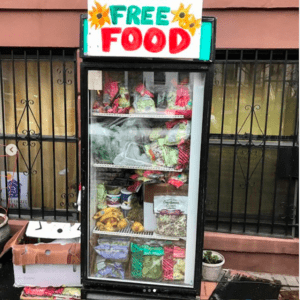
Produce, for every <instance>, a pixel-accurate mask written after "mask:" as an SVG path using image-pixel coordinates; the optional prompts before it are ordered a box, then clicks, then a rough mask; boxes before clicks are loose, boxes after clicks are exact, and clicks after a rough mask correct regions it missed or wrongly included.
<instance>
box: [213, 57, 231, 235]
mask: <svg viewBox="0 0 300 300" xmlns="http://www.w3.org/2000/svg"><path fill="white" fill-rule="evenodd" d="M226 58H228V51H226ZM223 73H224V87H223V106H222V125H221V143H220V156H219V175H218V202H217V219H216V229H217V230H218V228H219V211H220V194H221V170H222V151H223V143H222V141H223V132H224V119H225V101H226V81H227V63H225V66H224V71H223Z"/></svg>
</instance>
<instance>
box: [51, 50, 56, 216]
mask: <svg viewBox="0 0 300 300" xmlns="http://www.w3.org/2000/svg"><path fill="white" fill-rule="evenodd" d="M50 73H51V74H50V82H51V106H52V139H53V142H52V153H53V193H54V195H53V196H54V197H53V209H54V220H56V167H55V142H54V139H55V114H54V97H53V61H52V50H50Z"/></svg>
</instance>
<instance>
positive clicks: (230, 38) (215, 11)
mask: <svg viewBox="0 0 300 300" xmlns="http://www.w3.org/2000/svg"><path fill="white" fill-rule="evenodd" d="M203 5H204V12H203V14H204V15H207V16H214V17H216V18H217V48H239V49H241V48H243V49H246V48H266V49H271V48H285V49H292V48H298V45H299V22H298V16H299V13H298V7H299V4H298V3H297V1H295V0H286V1H279V0H264V1H260V0H240V1H238V0H204V4H203ZM86 9H87V0H72V1H71V0H64V1H61V0H43V1H40V0H30V1H29V0H27V1H24V0H15V1H11V0H1V1H0V16H1V18H0V28H1V31H0V46H3V47H7V46H8V47H24V46H26V47H74V48H78V47H79V30H80V28H79V22H80V14H82V13H86V12H87V11H86Z"/></svg>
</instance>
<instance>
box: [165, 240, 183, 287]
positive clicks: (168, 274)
mask: <svg viewBox="0 0 300 300" xmlns="http://www.w3.org/2000/svg"><path fill="white" fill-rule="evenodd" d="M164 252H165V255H164V257H163V262H162V266H163V267H162V268H163V279H164V280H181V281H182V280H184V275H185V245H182V243H181V245H176V244H173V245H166V246H165V247H164Z"/></svg>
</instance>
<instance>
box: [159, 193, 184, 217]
mask: <svg viewBox="0 0 300 300" xmlns="http://www.w3.org/2000/svg"><path fill="white" fill-rule="evenodd" d="M187 207H188V197H187V196H172V195H165V196H154V212H155V213H159V212H160V211H161V210H164V209H166V210H171V211H172V210H180V211H181V212H182V213H184V214H186V213H187Z"/></svg>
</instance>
